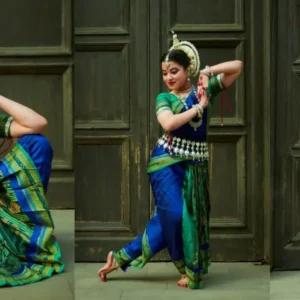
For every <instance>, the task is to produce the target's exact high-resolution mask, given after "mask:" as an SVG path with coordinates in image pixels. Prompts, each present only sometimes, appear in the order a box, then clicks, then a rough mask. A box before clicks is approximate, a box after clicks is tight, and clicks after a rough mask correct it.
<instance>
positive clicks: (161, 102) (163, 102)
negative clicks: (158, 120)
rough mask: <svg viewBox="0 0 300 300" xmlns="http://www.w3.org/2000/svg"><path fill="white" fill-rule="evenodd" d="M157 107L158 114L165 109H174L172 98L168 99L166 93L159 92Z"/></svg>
mask: <svg viewBox="0 0 300 300" xmlns="http://www.w3.org/2000/svg"><path fill="white" fill-rule="evenodd" d="M155 109H156V116H158V115H159V114H160V113H161V112H162V111H165V110H170V111H172V110H171V103H170V100H169V99H168V97H167V95H166V94H165V93H162V94H159V95H158V96H157V97H156V104H155Z"/></svg>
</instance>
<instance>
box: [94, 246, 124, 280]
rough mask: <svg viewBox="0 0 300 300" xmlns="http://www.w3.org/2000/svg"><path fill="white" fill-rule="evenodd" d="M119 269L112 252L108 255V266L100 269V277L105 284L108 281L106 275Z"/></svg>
mask: <svg viewBox="0 0 300 300" xmlns="http://www.w3.org/2000/svg"><path fill="white" fill-rule="evenodd" d="M118 268H119V266H118V264H117V262H116V261H115V259H114V256H113V253H112V251H111V252H109V253H108V255H107V261H106V264H105V265H104V266H103V267H102V268H101V269H99V271H98V276H99V277H100V279H101V280H102V281H103V282H106V281H107V278H106V275H107V274H109V273H111V272H113V271H115V270H117V269H118Z"/></svg>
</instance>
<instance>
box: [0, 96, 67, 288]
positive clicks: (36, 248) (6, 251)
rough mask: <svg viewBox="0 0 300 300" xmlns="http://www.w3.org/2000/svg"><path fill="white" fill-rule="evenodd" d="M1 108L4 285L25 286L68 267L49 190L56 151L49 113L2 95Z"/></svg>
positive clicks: (0, 280) (0, 269) (0, 278)
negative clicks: (51, 139)
mask: <svg viewBox="0 0 300 300" xmlns="http://www.w3.org/2000/svg"><path fill="white" fill-rule="evenodd" d="M0 109H1V110H2V113H1V114H0V138H2V143H1V145H2V147H1V149H0V151H1V154H2V157H1V160H0V286H20V285H25V284H29V283H33V282H37V281H40V280H42V279H45V278H49V277H51V276H52V275H54V274H55V273H61V272H63V270H64V267H65V265H64V263H63V262H62V261H61V251H60V246H59V244H58V243H57V241H56V238H55V237H54V235H53V230H54V223H53V220H52V217H51V213H50V211H49V208H48V205H47V200H46V196H45V194H46V191H47V187H48V181H49V178H50V174H51V162H52V157H53V151H52V147H51V145H50V143H49V141H48V140H47V139H46V138H45V137H44V136H43V135H41V133H42V131H43V130H44V129H45V128H46V126H47V120H46V119H45V118H44V117H42V116H41V115H39V114H38V113H36V112H35V111H33V110H31V109H30V108H28V107H25V106H23V105H21V104H19V103H17V102H15V101H13V100H10V99H8V98H6V97H3V96H0ZM3 152H4V153H3Z"/></svg>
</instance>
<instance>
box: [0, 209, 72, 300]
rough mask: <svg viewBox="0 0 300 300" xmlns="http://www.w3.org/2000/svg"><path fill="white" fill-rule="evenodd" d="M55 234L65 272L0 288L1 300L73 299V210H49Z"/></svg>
mask: <svg viewBox="0 0 300 300" xmlns="http://www.w3.org/2000/svg"><path fill="white" fill-rule="evenodd" d="M51 212H52V216H53V220H54V223H55V235H56V237H57V240H58V242H59V244H60V246H61V251H62V259H63V260H64V261H65V263H66V269H65V272H64V273H62V274H59V275H55V276H53V277H52V278H49V279H45V280H43V281H40V282H36V283H32V284H28V285H24V286H20V287H5V288H0V299H1V300H2V299H3V300H4V299H5V300H20V299H21V300H73V299H74V210H63V211H61V210H60V211H51Z"/></svg>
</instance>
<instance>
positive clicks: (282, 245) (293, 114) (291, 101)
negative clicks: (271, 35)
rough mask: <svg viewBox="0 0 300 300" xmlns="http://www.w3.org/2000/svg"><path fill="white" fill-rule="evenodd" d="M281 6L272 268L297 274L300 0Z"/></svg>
mask: <svg viewBox="0 0 300 300" xmlns="http://www.w3.org/2000/svg"><path fill="white" fill-rule="evenodd" d="M276 4H277V6H276V12H277V18H276V17H275V16H276V14H275V15H274V24H276V25H275V31H276V33H277V34H276V35H275V36H276V37H277V39H276V41H275V43H274V44H273V46H274V48H273V49H274V52H273V53H274V55H275V56H276V60H275V61H274V63H275V66H274V70H275V72H276V74H277V76H276V77H274V78H273V79H274V85H273V90H274V92H273V99H275V100H274V109H273V124H274V130H273V131H272V133H273V141H274V142H273V144H274V149H275V151H274V152H273V170H274V178H273V179H274V181H273V182H274V185H273V190H274V202H273V212H274V214H273V226H272V228H273V262H272V266H273V269H281V270H295V269H300V130H299V128H300V121H299V120H300V118H299V116H300V102H299V95H300V1H299V0H288V1H277V2H276ZM275 19H276V20H275ZM276 50H277V51H276Z"/></svg>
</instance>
